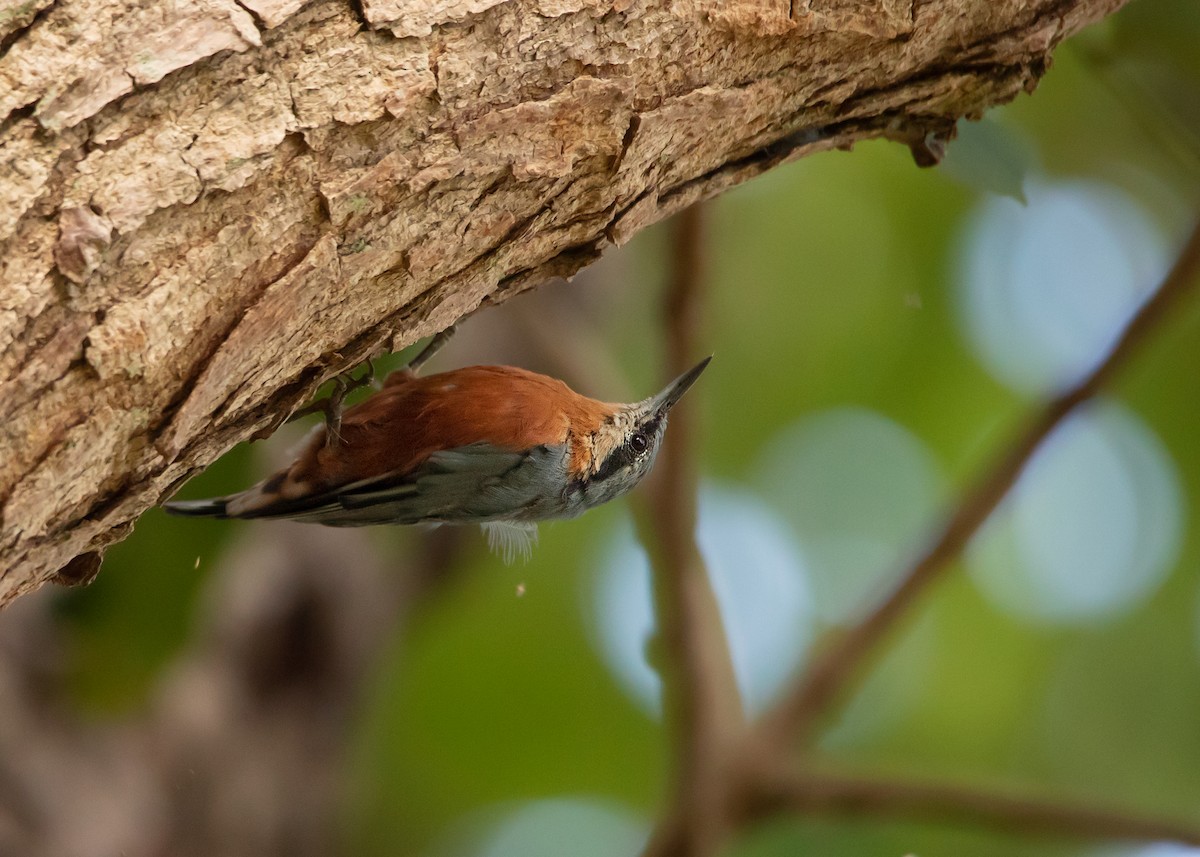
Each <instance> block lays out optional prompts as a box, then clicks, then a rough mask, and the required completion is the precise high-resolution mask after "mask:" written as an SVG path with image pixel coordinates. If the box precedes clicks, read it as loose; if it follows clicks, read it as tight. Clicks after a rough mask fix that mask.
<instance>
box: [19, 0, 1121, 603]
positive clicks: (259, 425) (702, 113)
mask: <svg viewBox="0 0 1200 857" xmlns="http://www.w3.org/2000/svg"><path fill="white" fill-rule="evenodd" d="M1119 5H1121V0H1034V2H1030V0H922V2H902V0H867V2H853V3H851V2H847V0H810V2H808V3H805V4H801V3H788V2H776V0H675V2H670V1H669V0H658V2H653V1H652V0H647V2H631V0H403V2H402V0H362V2H361V4H359V3H355V2H352V0H244V2H242V3H241V4H240V5H239V4H237V3H235V2H233V0H176V2H174V3H163V4H157V3H156V4H145V3H139V2H135V0H0V402H2V403H3V405H4V412H5V413H4V421H3V425H2V427H0V516H2V517H0V604H2V603H5V602H7V601H9V600H11V599H12V598H13V597H15V595H17V594H18V593H20V592H22V591H26V590H28V589H30V588H33V587H35V586H37V585H38V584H40V583H41V582H43V581H45V580H48V579H50V578H51V577H53V576H54V575H55V574H56V573H59V572H60V571H61V572H62V577H63V578H64V579H75V580H78V579H86V578H87V577H88V576H89V575H90V574H92V573H94V571H95V568H96V567H97V566H98V558H99V556H100V554H102V552H103V549H104V546H105V545H107V544H109V543H111V542H112V541H114V540H116V539H119V538H120V537H121V536H122V535H124V534H125V533H127V532H128V530H129V528H130V527H131V526H132V522H133V521H134V519H135V518H136V517H137V515H138V514H140V513H141V512H142V511H143V510H145V509H146V508H148V507H149V506H151V505H152V504H154V503H156V502H158V501H159V500H160V499H162V497H163V496H164V495H165V494H167V493H169V492H170V491H171V490H172V489H173V487H174V486H176V485H178V484H179V483H180V482H181V481H182V480H183V479H185V478H186V477H187V476H189V475H190V474H192V473H194V472H195V471H196V470H197V469H198V468H200V467H203V466H205V465H206V464H208V463H210V462H211V461H213V460H214V459H215V458H216V457H217V456H219V455H220V454H221V453H223V452H224V451H225V450H227V449H228V448H229V447H230V446H232V445H233V444H234V443H236V442H238V441H240V440H243V439H246V438H248V437H251V436H253V435H256V434H261V433H264V432H267V431H269V430H270V429H271V428H272V427H274V426H275V425H277V424H278V423H279V422H280V421H281V420H282V419H283V418H284V417H285V416H286V415H287V413H288V412H289V410H290V409H291V408H293V407H294V406H295V405H296V404H297V403H299V402H301V401H302V400H304V399H305V398H306V397H308V396H309V395H310V394H311V393H312V391H313V390H314V389H315V387H316V386H317V384H318V383H319V382H320V381H321V380H322V379H324V378H326V377H328V376H329V375H330V374H332V373H334V372H336V371H339V370H342V369H344V368H346V367H347V366H349V365H351V364H353V363H355V362H357V361H358V360H360V359H361V358H362V357H364V356H366V355H367V354H368V353H371V352H375V351H378V350H381V349H384V348H392V347H398V346H403V345H406V344H408V343H410V342H412V341H414V340H415V339H417V338H419V337H421V336H424V335H427V334H429V333H432V332H433V331H435V330H437V329H440V328H442V327H444V326H446V325H447V324H449V323H450V322H452V321H454V320H455V319H457V318H459V317H460V316H462V315H463V314H465V313H468V312H470V311H472V310H474V309H475V308H476V307H478V306H479V305H480V304H481V303H484V302H488V301H499V300H503V299H504V298H505V297H507V296H509V295H511V294H513V293H515V292H517V291H520V290H521V289H523V288H527V287H529V286H532V285H535V284H537V283H538V282H540V281H543V280H545V279H547V278H549V277H551V276H553V275H566V274H570V273H573V272H574V271H575V270H577V269H578V268H579V267H581V266H582V265H584V264H586V263H587V262H588V261H590V260H592V259H593V258H595V256H596V255H597V254H598V253H600V252H601V251H602V250H603V249H604V247H606V246H608V245H610V244H620V243H622V242H624V241H626V240H628V238H629V237H630V236H631V235H633V234H634V233H635V232H637V231H638V230H640V229H642V228H643V227H645V226H647V225H648V224H650V223H653V222H655V221H657V220H660V219H661V218H663V217H666V216H667V215H669V214H671V213H673V212H675V211H677V210H679V209H681V208H683V207H684V206H686V205H688V204H690V203H692V202H694V201H696V200H698V199H701V198H704V197H707V196H710V195H712V194H715V193H717V192H719V191H721V190H722V189H724V188H726V187H729V186H731V185H734V184H737V183H739V182H741V181H745V180H746V179H748V178H750V177H752V176H755V175H757V174H759V173H761V172H762V171H764V170H766V169H768V168H770V167H771V166H773V165H775V164H778V163H780V162H782V161H784V160H787V159H791V158H795V157H800V156H802V155H805V154H809V153H812V152H816V151H821V150H825V149H829V148H833V147H842V146H847V145H849V144H851V143H853V142H854V141H855V140H859V139H863V138H867V137H873V136H888V137H891V138H894V139H899V140H902V141H904V142H907V143H909V144H910V145H912V146H913V147H914V152H916V153H917V154H918V156H919V157H920V158H930V157H935V156H936V152H937V150H938V147H939V145H940V141H942V140H944V138H945V137H946V135H947V133H948V131H949V129H950V128H951V127H952V123H953V121H954V120H955V119H956V118H958V117H960V116H963V115H970V114H975V113H978V112H979V111H981V110H983V109H984V108H986V107H988V106H990V105H993V104H996V103H1000V102H1003V101H1006V100H1008V99H1010V98H1012V97H1013V96H1014V95H1016V94H1017V93H1019V92H1020V91H1022V90H1023V89H1029V88H1031V87H1032V86H1033V85H1034V84H1035V83H1036V81H1037V79H1038V77H1039V76H1040V75H1041V74H1042V73H1043V71H1044V70H1045V68H1046V67H1047V64H1048V61H1049V56H1050V52H1051V50H1052V49H1053V47H1054V46H1055V45H1056V44H1057V43H1058V42H1059V40H1061V39H1062V38H1063V37H1064V36H1066V35H1068V34H1069V33H1071V32H1074V31H1075V30H1077V29H1079V28H1080V27H1081V26H1083V25H1084V24H1086V23H1087V22H1089V21H1092V20H1095V19H1097V18H1099V17H1102V16H1103V15H1105V14H1107V13H1109V12H1111V11H1112V10H1114V9H1115V8H1116V7H1118V6H1119Z"/></svg>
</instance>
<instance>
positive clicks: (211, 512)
mask: <svg viewBox="0 0 1200 857" xmlns="http://www.w3.org/2000/svg"><path fill="white" fill-rule="evenodd" d="M228 499H229V498H228V497H209V498H208V499H206V500H172V501H171V502H170V503H163V508H164V509H166V510H167V511H168V512H170V513H171V514H172V515H183V516H184V517H188V518H227V517H229V514H228V512H227V511H226V509H225V504H226V502H227V500H228Z"/></svg>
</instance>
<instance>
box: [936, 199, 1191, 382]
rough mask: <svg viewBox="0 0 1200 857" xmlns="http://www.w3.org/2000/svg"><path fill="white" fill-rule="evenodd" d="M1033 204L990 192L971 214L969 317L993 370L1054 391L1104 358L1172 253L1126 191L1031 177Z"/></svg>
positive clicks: (966, 253)
mask: <svg viewBox="0 0 1200 857" xmlns="http://www.w3.org/2000/svg"><path fill="white" fill-rule="evenodd" d="M1028 190H1029V204H1028V205H1026V206H1022V205H1021V204H1020V203H1018V202H1016V201H1014V200H1012V199H1007V198H999V197H989V198H987V199H985V200H984V201H983V202H982V203H981V204H980V205H979V207H978V208H977V209H976V210H975V211H974V212H973V213H972V215H971V216H970V217H969V218H968V220H967V224H966V227H965V235H964V237H963V240H962V241H961V242H958V245H959V246H961V247H962V250H961V251H960V252H961V255H960V258H959V264H958V271H959V273H958V277H959V280H960V284H961V288H962V292H963V294H962V301H961V308H962V315H963V323H964V325H965V327H966V330H967V333H968V334H969V338H970V340H971V343H972V345H973V346H974V348H975V350H976V352H977V353H978V354H979V356H980V358H981V359H982V360H983V362H984V364H985V365H986V366H987V368H988V370H989V371H990V372H991V373H992V374H993V375H995V376H996V377H997V378H998V379H999V380H1001V381H1002V382H1004V383H1005V384H1008V385H1009V386H1010V387H1012V388H1014V389H1017V390H1021V391H1025V392H1045V391H1047V390H1053V389H1057V388H1059V387H1062V386H1064V385H1066V384H1069V383H1070V382H1072V381H1074V380H1075V379H1077V378H1079V377H1080V376H1081V375H1083V374H1084V373H1085V372H1087V371H1088V370H1089V369H1091V368H1092V367H1093V366H1094V365H1095V364H1096V362H1097V361H1098V360H1099V359H1100V358H1101V357H1102V356H1103V355H1104V353H1105V352H1106V351H1107V349H1108V347H1109V346H1110V345H1111V344H1112V342H1113V341H1114V340H1115V339H1116V337H1117V335H1118V334H1119V333H1120V330H1121V328H1122V326H1123V325H1124V324H1125V322H1126V321H1127V320H1128V319H1129V317H1130V316H1131V315H1132V314H1133V313H1134V312H1135V311H1136V310H1137V308H1138V306H1139V305H1140V304H1141V303H1142V301H1143V300H1144V299H1145V298H1146V297H1147V296H1148V295H1149V294H1150V292H1151V291H1152V290H1153V288H1154V287H1155V286H1156V285H1157V283H1158V282H1159V280H1160V279H1161V278H1162V275H1163V273H1164V272H1165V271H1166V269H1167V265H1168V264H1169V253H1168V250H1167V246H1166V243H1165V242H1164V240H1163V237H1162V235H1160V234H1159V232H1158V230H1157V229H1155V227H1154V225H1153V224H1152V223H1151V221H1150V219H1149V217H1148V216H1147V215H1146V214H1145V213H1144V212H1143V211H1142V209H1141V208H1140V207H1138V205H1137V204H1136V203H1135V202H1134V201H1133V200H1132V199H1130V198H1129V197H1128V196H1127V195H1126V194H1124V193H1123V192H1121V191H1119V190H1117V189H1116V188H1113V187H1110V186H1108V185H1105V184H1101V183H1099V182H1094V181H1087V182H1084V181H1074V182H1063V183H1054V184H1051V183H1048V182H1046V181H1040V182H1030V183H1029V188H1028Z"/></svg>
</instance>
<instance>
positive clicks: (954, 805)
mask: <svg viewBox="0 0 1200 857" xmlns="http://www.w3.org/2000/svg"><path fill="white" fill-rule="evenodd" d="M781 811H791V812H798V813H803V814H805V815H812V814H814V813H822V814H830V815H843V816H850V817H854V818H863V817H870V818H873V819H878V818H882V817H888V816H890V817H893V818H905V819H916V820H920V821H926V822H933V823H938V824H965V825H970V826H972V827H977V828H991V829H994V830H998V831H1003V832H1006V833H1016V834H1020V835H1023V836H1024V835H1031V834H1036V835H1045V836H1055V837H1067V838H1073V839H1088V840H1099V839H1128V840H1144V841H1172V842H1179V843H1184V844H1188V845H1200V825H1197V824H1195V823H1188V822H1183V821H1172V820H1169V819H1163V818H1151V817H1144V816H1138V815H1134V814H1131V813H1128V812H1121V811H1116V810H1109V809H1102V808H1098V807H1095V806H1084V805H1081V804H1073V803H1067V802H1062V801H1057V800H1050V799H1038V798H1030V797H1018V796H1015V795H1011V794H1006V793H1004V792H997V791H987V790H984V789H981V788H972V787H967V786H960V785H953V784H947V783H919V782H894V781H887V780H870V779H855V778H845V777H830V776H825V775H814V776H808V775H800V774H793V775H789V776H784V777H783V778H781V779H778V780H774V781H773V782H772V783H771V785H770V787H769V788H767V789H766V790H765V791H763V792H762V793H761V794H760V795H758V796H757V797H756V798H755V799H754V801H753V802H752V803H751V804H750V805H748V806H746V807H744V812H745V815H744V816H742V820H743V821H749V820H751V819H753V818H759V817H765V816H771V815H775V814H777V813H779V812H781Z"/></svg>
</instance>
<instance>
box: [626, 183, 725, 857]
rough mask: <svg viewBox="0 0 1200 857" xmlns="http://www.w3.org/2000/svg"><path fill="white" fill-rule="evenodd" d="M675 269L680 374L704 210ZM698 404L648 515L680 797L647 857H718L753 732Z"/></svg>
mask: <svg viewBox="0 0 1200 857" xmlns="http://www.w3.org/2000/svg"><path fill="white" fill-rule="evenodd" d="M674 225H675V231H674V235H673V239H672V240H673V244H674V268H673V272H672V281H671V283H670V284H669V287H668V291H667V296H666V305H665V312H666V328H667V330H666V333H667V337H666V339H667V363H668V365H669V367H670V369H671V374H678V373H680V372H682V371H684V370H685V369H687V368H688V367H690V366H691V365H692V363H693V362H694V359H695V356H696V354H697V350H698V349H697V347H696V339H697V335H698V329H699V327H700V316H701V313H702V308H701V304H702V298H703V278H704V274H703V266H704V259H703V243H704V242H703V236H702V231H703V220H702V210H701V208H700V207H699V206H692V207H691V208H689V209H687V210H686V211H684V212H682V213H681V214H680V215H679V216H678V217H677V218H676V221H675V224H674ZM694 404H695V399H694V397H693V398H691V399H689V398H688V397H685V398H684V399H683V400H682V401H681V402H680V403H679V404H677V405H676V406H675V408H674V409H673V410H672V412H671V423H670V427H669V429H668V431H667V439H666V442H665V443H664V448H663V449H662V450H661V452H660V454H659V460H658V464H657V467H656V469H655V474H654V481H653V482H652V484H651V496H650V502H649V503H647V504H645V505H644V506H643V508H642V509H641V512H642V514H640V515H639V518H640V519H641V521H642V523H643V527H642V529H643V530H644V533H643V535H644V536H645V538H644V541H645V542H646V543H647V545H648V546H650V551H651V558H652V566H653V568H654V605H655V615H656V618H657V623H658V635H659V636H658V639H657V641H656V660H657V661H658V666H659V673H660V675H661V676H662V681H663V713H664V720H665V722H666V723H667V724H669V728H671V729H672V735H673V737H674V739H675V742H676V744H675V748H674V759H673V763H674V777H675V779H674V790H673V795H672V806H671V807H670V810H669V812H668V815H667V818H668V820H667V822H666V823H665V824H664V825H663V826H662V827H661V828H660V829H659V831H658V833H657V834H656V836H655V837H654V838H653V840H652V841H651V843H650V845H649V847H648V850H647V852H646V853H647V854H653V855H658V857H666V855H678V856H679V857H683V855H687V857H697V855H710V854H715V853H717V850H718V849H719V848H720V845H721V843H722V841H723V840H724V838H725V836H726V835H727V832H728V827H727V813H726V811H725V810H726V806H727V803H726V798H727V795H728V789H727V786H726V780H725V777H724V771H725V768H726V761H727V758H728V753H729V750H730V748H731V747H732V746H734V742H735V741H736V740H737V739H739V738H740V737H741V736H742V734H743V730H744V727H745V721H744V716H743V714H742V709H741V701H740V698H739V696H738V691H737V683H736V679H735V676H734V672H733V664H732V661H731V660H730V655H729V647H728V645H727V643H726V640H725V634H724V630H723V628H722V625H721V617H720V613H719V611H718V608H717V601H716V598H715V596H714V595H713V591H712V588H711V586H710V585H709V581H708V576H707V575H706V574H705V571H704V564H703V561H702V559H701V557H700V552H699V550H698V549H697V547H696V542H695V536H694V533H695V527H696V484H697V479H696V473H695V443H694V425H695V423H694Z"/></svg>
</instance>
